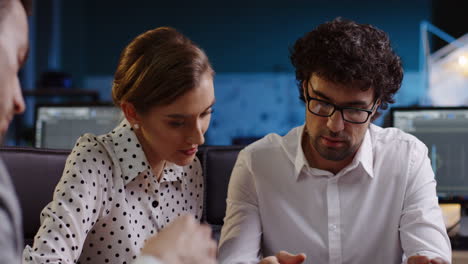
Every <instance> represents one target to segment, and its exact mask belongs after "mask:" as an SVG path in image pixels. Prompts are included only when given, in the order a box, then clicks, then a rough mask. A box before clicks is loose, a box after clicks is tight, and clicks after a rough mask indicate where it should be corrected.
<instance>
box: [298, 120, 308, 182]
mask: <svg viewBox="0 0 468 264" xmlns="http://www.w3.org/2000/svg"><path fill="white" fill-rule="evenodd" d="M304 129H305V125H302V126H300V127H298V129H297V134H296V135H295V136H296V143H295V151H296V154H295V159H294V178H295V179H296V180H298V177H299V174H300V173H301V170H302V169H303V168H304V166H305V167H308V166H309V162H308V161H307V159H306V157H305V155H304V150H303V149H302V138H303V134H304Z"/></svg>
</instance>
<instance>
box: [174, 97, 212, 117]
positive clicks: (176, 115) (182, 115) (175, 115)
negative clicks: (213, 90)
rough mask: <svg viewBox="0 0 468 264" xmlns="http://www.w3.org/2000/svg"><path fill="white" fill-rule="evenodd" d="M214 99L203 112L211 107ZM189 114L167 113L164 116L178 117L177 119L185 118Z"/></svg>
mask: <svg viewBox="0 0 468 264" xmlns="http://www.w3.org/2000/svg"><path fill="white" fill-rule="evenodd" d="M215 102H216V100H213V102H212V103H211V104H210V106H208V107H207V108H206V109H205V110H204V111H203V112H206V111H208V109H210V108H211V107H213V105H214V104H215ZM188 116H189V115H184V114H169V115H166V117H170V118H178V119H182V118H186V117H188Z"/></svg>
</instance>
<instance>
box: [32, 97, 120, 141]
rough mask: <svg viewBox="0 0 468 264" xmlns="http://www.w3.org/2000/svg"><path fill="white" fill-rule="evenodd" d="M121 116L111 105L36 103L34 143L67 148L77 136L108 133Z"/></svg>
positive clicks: (117, 109) (118, 110)
mask: <svg viewBox="0 0 468 264" xmlns="http://www.w3.org/2000/svg"><path fill="white" fill-rule="evenodd" d="M121 119H122V114H121V111H120V109H119V108H117V107H115V106H113V105H111V104H101V105H96V104H92V105H38V106H36V120H35V142H34V145H35V147H37V148H58V149H71V148H73V146H74V144H75V143H76V140H77V139H78V138H79V137H80V136H81V135H83V134H85V133H93V134H95V135H101V134H105V133H108V132H109V131H111V130H112V129H114V128H115V127H116V126H117V125H118V124H119V122H120V120H121Z"/></svg>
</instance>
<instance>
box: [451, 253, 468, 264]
mask: <svg viewBox="0 0 468 264" xmlns="http://www.w3.org/2000/svg"><path fill="white" fill-rule="evenodd" d="M466 263H468V251H461V250H454V251H452V264H466Z"/></svg>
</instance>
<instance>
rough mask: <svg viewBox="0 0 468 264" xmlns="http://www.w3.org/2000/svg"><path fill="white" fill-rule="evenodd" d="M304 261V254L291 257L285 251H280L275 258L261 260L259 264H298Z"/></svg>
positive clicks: (291, 255)
mask: <svg viewBox="0 0 468 264" xmlns="http://www.w3.org/2000/svg"><path fill="white" fill-rule="evenodd" d="M305 259H306V255H305V254H304V253H301V254H297V255H293V254H291V253H289V252H286V251H280V252H278V253H276V256H269V257H266V258H264V259H262V260H261V261H260V263H259V264H300V263H302V262H304V260H305Z"/></svg>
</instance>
